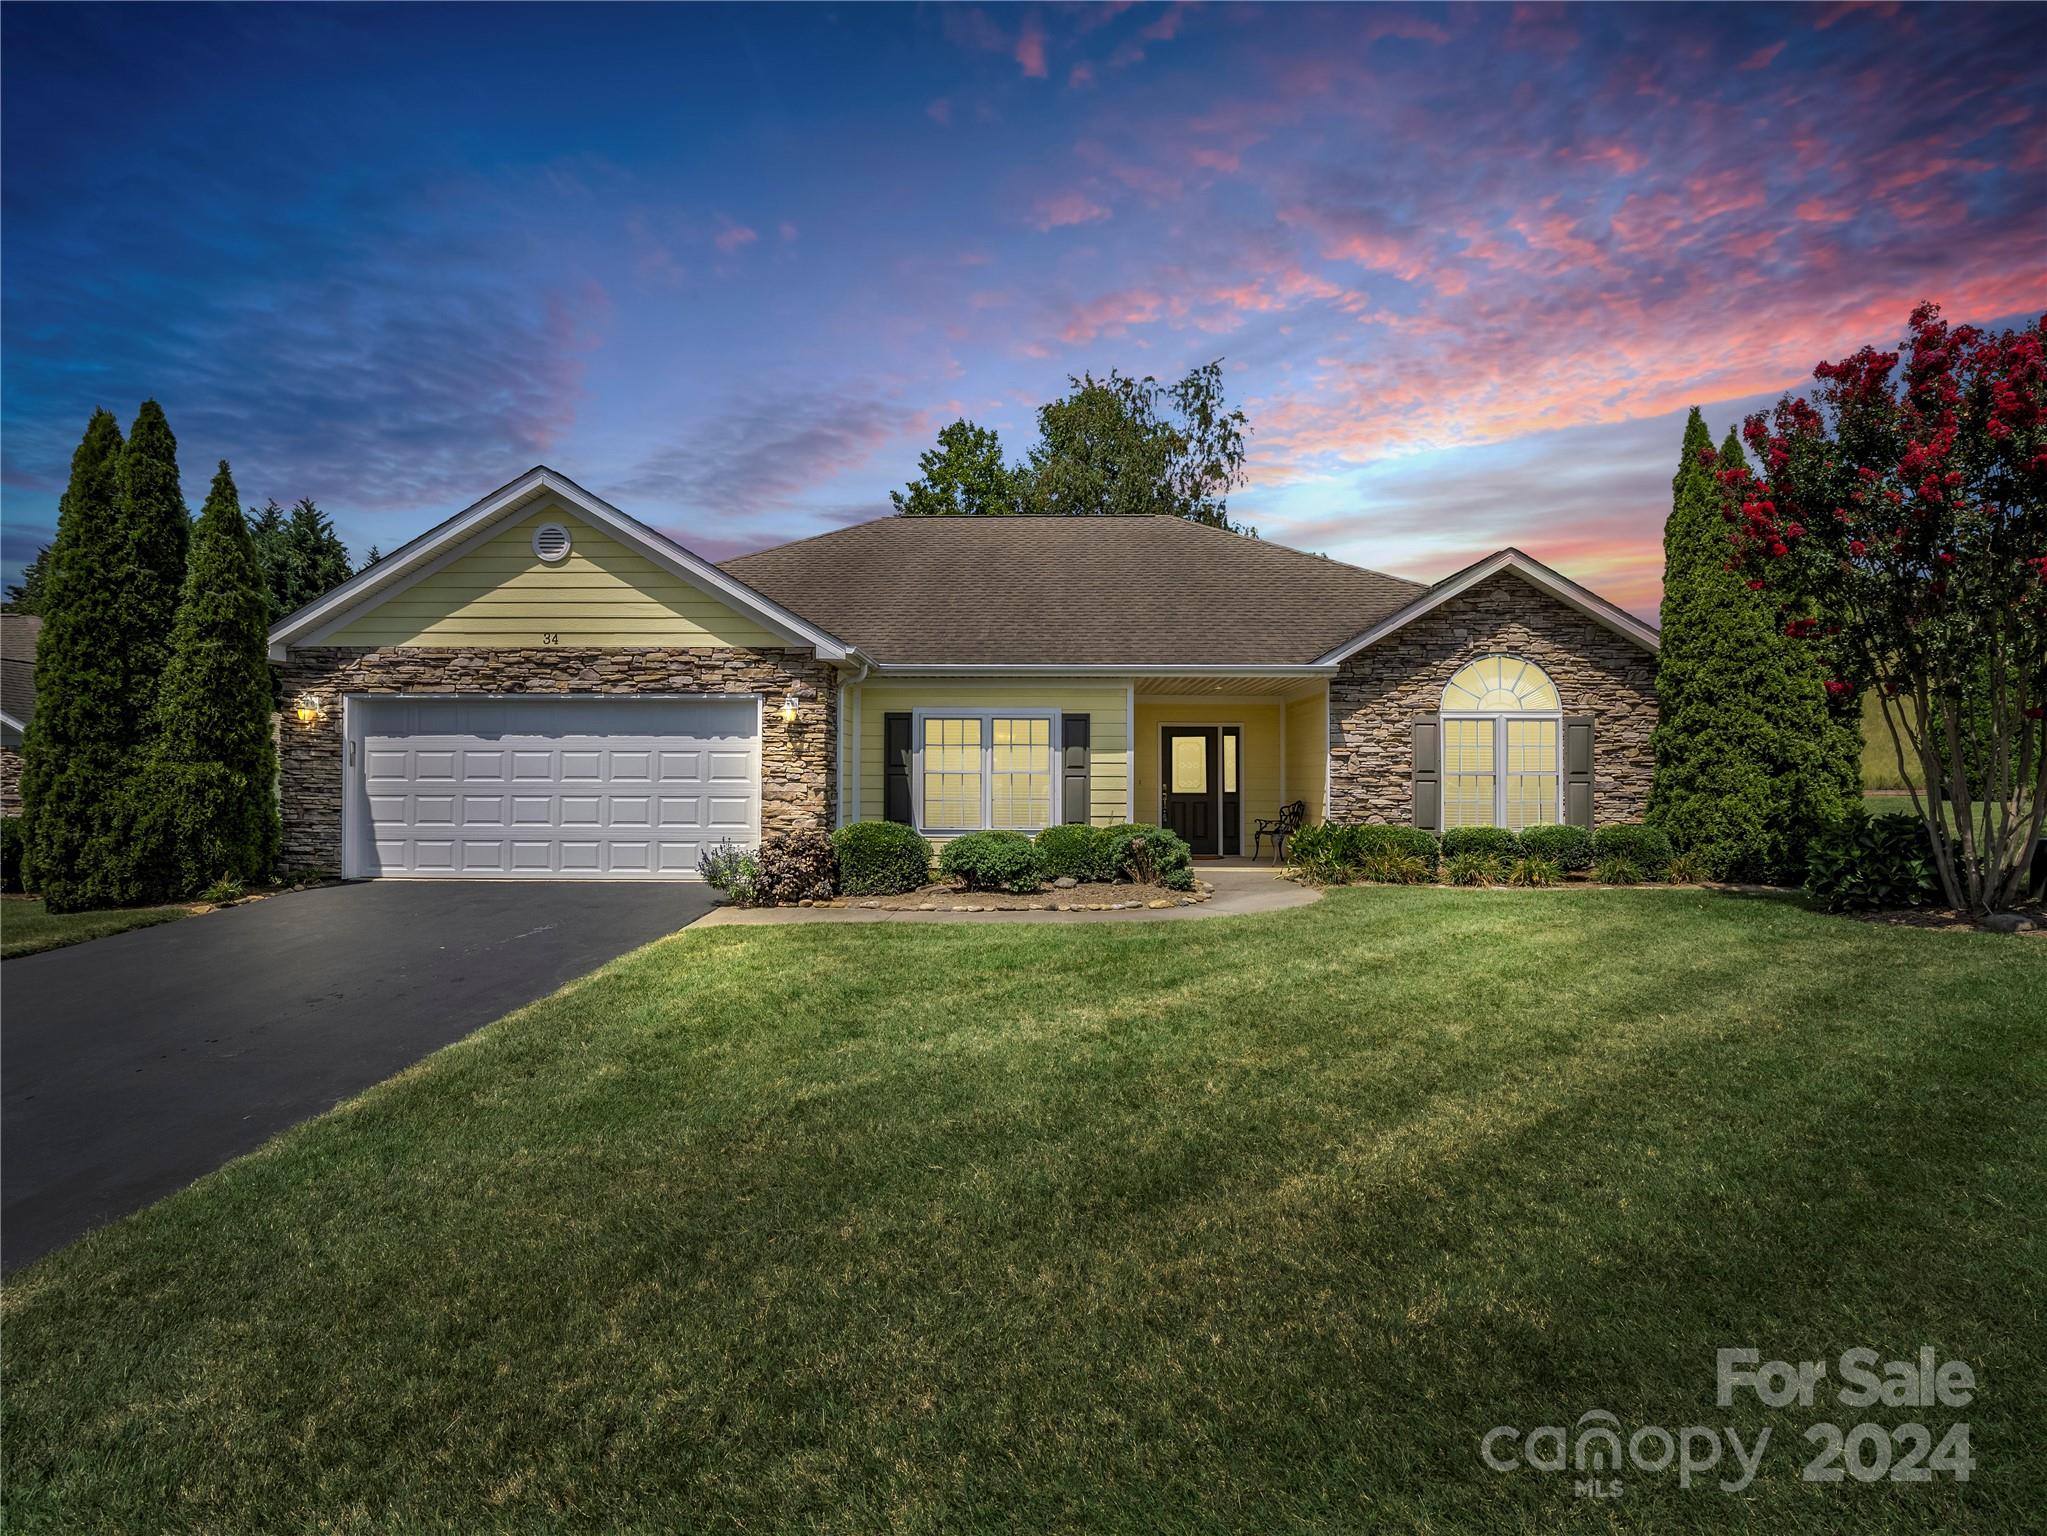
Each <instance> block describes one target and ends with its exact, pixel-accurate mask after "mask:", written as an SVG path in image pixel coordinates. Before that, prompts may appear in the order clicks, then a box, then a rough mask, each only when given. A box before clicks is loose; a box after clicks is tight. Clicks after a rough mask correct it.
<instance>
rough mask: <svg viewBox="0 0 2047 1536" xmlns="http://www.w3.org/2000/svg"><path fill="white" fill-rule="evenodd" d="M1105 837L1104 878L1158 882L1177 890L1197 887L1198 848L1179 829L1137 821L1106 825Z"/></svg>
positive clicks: (1102, 833)
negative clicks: (1195, 868) (1195, 875)
mask: <svg viewBox="0 0 2047 1536" xmlns="http://www.w3.org/2000/svg"><path fill="white" fill-rule="evenodd" d="M1101 839H1102V841H1101V848H1102V862H1101V866H1100V868H1101V872H1102V878H1103V879H1105V880H1138V881H1155V882H1156V883H1158V884H1159V885H1163V886H1165V887H1166V888H1167V889H1168V890H1174V891H1187V890H1192V889H1193V888H1194V850H1193V849H1192V848H1189V847H1188V846H1187V844H1186V841H1185V840H1184V839H1183V838H1181V836H1180V835H1179V834H1178V833H1177V832H1169V831H1167V830H1166V829H1165V828H1164V827H1154V826H1151V825H1148V824H1147V823H1145V822H1141V821H1135V822H1128V823H1125V824H1124V825H1123V826H1120V827H1104V828H1103V829H1102V832H1101Z"/></svg>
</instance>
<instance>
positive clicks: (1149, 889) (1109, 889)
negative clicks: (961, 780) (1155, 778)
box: [797, 880, 1215, 912]
mask: <svg viewBox="0 0 2047 1536" xmlns="http://www.w3.org/2000/svg"><path fill="white" fill-rule="evenodd" d="M1214 894H1215V887H1214V886H1212V885H1210V884H1209V883H1208V882H1207V881H1205V880H1197V881H1196V882H1195V883H1194V889H1193V890H1191V891H1173V890H1168V889H1167V888H1166V887H1165V886H1163V885H1128V884H1122V885H1096V884H1086V885H1075V886H1069V887H1066V888H1064V889H1061V888H1058V887H1053V886H1047V887H1046V888H1045V889H1044V890H1042V891H1039V892H1037V893H1036V894H1034V895H1030V896H1013V895H1011V894H1009V893H1008V892H1007V891H962V890H957V889H955V888H954V887H952V886H950V885H927V886H925V887H924V889H923V890H921V891H912V892H911V893H910V894H909V895H907V896H840V897H837V898H835V899H833V900H831V901H801V902H798V903H797V905H798V906H801V907H868V908H879V909H881V910H882V911H886V912H1127V911H1129V910H1130V909H1131V908H1133V907H1191V906H1193V905H1194V904H1195V903H1197V902H1203V901H1207V900H1208V899H1209V897H1210V896H1212V895H1214Z"/></svg>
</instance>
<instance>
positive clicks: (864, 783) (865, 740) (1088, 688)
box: [845, 678, 1130, 841]
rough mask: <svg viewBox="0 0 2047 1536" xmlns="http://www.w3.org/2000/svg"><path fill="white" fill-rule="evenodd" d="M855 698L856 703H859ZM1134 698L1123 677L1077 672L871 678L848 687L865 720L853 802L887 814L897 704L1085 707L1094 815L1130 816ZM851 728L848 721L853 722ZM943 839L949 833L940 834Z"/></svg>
mask: <svg viewBox="0 0 2047 1536" xmlns="http://www.w3.org/2000/svg"><path fill="white" fill-rule="evenodd" d="M855 700H857V701H858V702H857V704H856V703H855ZM1128 705H1129V698H1128V695H1127V693H1126V692H1125V689H1124V685H1123V684H1121V683H1103V682H1099V681H1096V680H1094V679H1088V678H1074V679H1071V680H1069V681H1065V682H1060V681H1057V680H1047V679H1035V678H1034V679H1029V680H1011V679H1008V678H982V679H979V680H971V679H969V680H962V681H959V682H951V681H946V680H943V679H921V678H905V679H902V680H899V681H896V680H887V679H879V678H870V679H869V680H868V681H867V682H865V683H863V684H861V685H860V686H859V687H857V688H848V689H847V690H846V704H845V707H846V709H847V711H848V716H847V718H848V720H849V721H850V719H851V712H852V711H853V710H854V709H856V708H857V709H858V711H859V715H860V725H859V731H858V734H857V736H855V737H854V740H855V741H856V743H857V754H858V773H859V780H860V783H859V793H858V798H857V800H855V802H854V803H855V805H856V806H857V807H858V810H859V819H860V820H861V821H879V820H881V819H882V809H883V796H884V794H885V792H886V785H885V781H884V777H883V775H884V773H885V772H886V767H887V765H886V763H885V762H884V761H883V759H884V756H885V753H886V748H887V742H886V737H885V733H886V731H887V724H886V719H885V717H886V716H887V715H888V714H889V713H890V711H892V710H916V709H1001V708H1004V707H1008V708H1013V709H1056V710H1059V711H1060V712H1061V713H1063V714H1069V715H1087V716H1089V717H1090V721H1091V723H1090V724H1089V726H1088V741H1089V753H1088V798H1089V801H1090V802H1091V803H1090V816H1089V819H1090V820H1091V821H1092V822H1093V823H1094V824H1095V825H1096V826H1098V827H1109V826H1115V825H1117V824H1118V823H1120V822H1123V821H1127V820H1128V819H1129V817H1128V815H1127V814H1126V811H1127V802H1128V799H1129V792H1130V791H1129V767H1130V749H1129V740H1128V738H1129V728H1128V724H1127V710H1128ZM849 729H850V725H849ZM934 841H943V839H934Z"/></svg>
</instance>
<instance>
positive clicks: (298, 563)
mask: <svg viewBox="0 0 2047 1536" xmlns="http://www.w3.org/2000/svg"><path fill="white" fill-rule="evenodd" d="M284 564H285V591H284V611H285V612H286V613H291V612H294V611H295V610H297V609H300V608H303V607H305V605H306V604H307V603H310V602H312V601H313V599H315V598H317V597H324V596H326V595H327V594H328V593H329V592H331V591H333V590H334V589H335V588H336V587H338V586H340V585H341V584H342V583H343V582H344V581H346V580H348V578H349V577H350V576H353V575H354V574H355V569H354V567H353V566H351V565H350V564H349V563H348V546H347V545H346V544H344V543H342V542H341V535H340V534H338V533H336V532H335V531H334V524H333V522H332V521H331V520H330V519H329V518H328V516H327V514H326V513H325V512H322V511H321V510H320V509H319V508H318V507H317V506H315V505H314V504H313V500H312V498H311V497H310V496H307V497H302V498H300V500H299V502H298V504H297V505H295V506H294V507H293V508H292V509H291V516H290V517H288V518H286V519H285V523H284Z"/></svg>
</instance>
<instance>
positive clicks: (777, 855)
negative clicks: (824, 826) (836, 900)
mask: <svg viewBox="0 0 2047 1536" xmlns="http://www.w3.org/2000/svg"><path fill="white" fill-rule="evenodd" d="M754 866H755V868H756V869H757V870H758V871H759V884H758V885H757V886H756V887H755V889H754V900H756V901H758V902H760V903H761V904H762V905H763V906H786V905H788V904H790V903H792V902H798V901H830V900H831V898H832V883H833V881H835V880H836V879H837V878H838V874H839V857H838V854H837V853H836V852H834V851H833V849H832V840H831V839H830V838H829V837H827V836H825V834H824V833H822V832H770V833H769V834H768V835H767V836H766V837H764V838H762V839H761V842H760V847H758V848H757V849H755V850H754Z"/></svg>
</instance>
